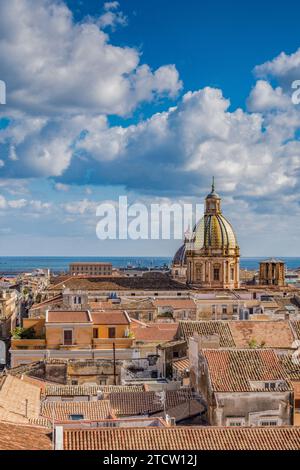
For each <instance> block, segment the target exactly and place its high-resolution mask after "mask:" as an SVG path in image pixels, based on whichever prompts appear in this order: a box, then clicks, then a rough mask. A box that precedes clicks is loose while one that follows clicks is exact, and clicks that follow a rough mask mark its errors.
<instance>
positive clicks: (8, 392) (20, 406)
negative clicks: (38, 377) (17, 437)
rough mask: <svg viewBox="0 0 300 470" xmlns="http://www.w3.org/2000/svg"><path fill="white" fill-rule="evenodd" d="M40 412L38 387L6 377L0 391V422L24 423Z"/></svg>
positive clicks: (15, 378) (12, 377)
mask: <svg viewBox="0 0 300 470" xmlns="http://www.w3.org/2000/svg"><path fill="white" fill-rule="evenodd" d="M39 411H40V387H39V386H37V385H33V384H31V383H27V382H25V381H24V380H21V379H19V378H18V377H14V376H12V375H8V376H7V377H6V378H5V381H4V382H3V384H2V387H1V390H0V420H2V421H9V422H13V423H26V422H28V419H29V418H37V417H38V416H39Z"/></svg>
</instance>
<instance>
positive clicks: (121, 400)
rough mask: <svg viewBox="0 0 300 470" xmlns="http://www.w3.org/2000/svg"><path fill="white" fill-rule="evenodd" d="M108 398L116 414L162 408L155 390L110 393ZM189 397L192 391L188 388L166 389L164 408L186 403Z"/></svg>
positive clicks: (149, 411)
mask: <svg viewBox="0 0 300 470" xmlns="http://www.w3.org/2000/svg"><path fill="white" fill-rule="evenodd" d="M108 398H109V400H110V403H111V406H112V408H113V410H114V412H115V414H116V415H117V416H132V415H139V414H151V413H155V412H158V411H161V410H163V404H162V401H161V400H160V397H159V396H158V395H157V394H156V393H155V392H140V393H139V392H137V393H111V394H109V395H108ZM191 398H192V392H191V390H189V389H187V390H175V391H167V392H166V408H167V409H168V408H173V407H175V406H178V405H180V404H182V403H186V402H187V401H188V400H190V399H191Z"/></svg>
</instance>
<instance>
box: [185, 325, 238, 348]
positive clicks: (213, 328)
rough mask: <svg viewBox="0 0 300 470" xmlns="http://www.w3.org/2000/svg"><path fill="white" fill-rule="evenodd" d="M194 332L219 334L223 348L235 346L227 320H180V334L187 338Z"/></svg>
mask: <svg viewBox="0 0 300 470" xmlns="http://www.w3.org/2000/svg"><path fill="white" fill-rule="evenodd" d="M194 333H198V334H199V335H203V336H211V335H215V334H217V335H219V337H220V346H221V347H222V348H234V347H235V343H234V339H233V337H232V333H231V331H230V328H229V325H228V323H227V322H223V321H180V322H179V329H178V335H179V336H180V337H183V338H184V339H185V340H187V339H188V338H190V337H192V336H193V335H194Z"/></svg>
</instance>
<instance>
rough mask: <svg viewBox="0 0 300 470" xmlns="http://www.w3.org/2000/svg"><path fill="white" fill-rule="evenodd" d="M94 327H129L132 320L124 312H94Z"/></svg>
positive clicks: (92, 314)
mask: <svg viewBox="0 0 300 470" xmlns="http://www.w3.org/2000/svg"><path fill="white" fill-rule="evenodd" d="M91 316H92V320H93V323H94V325H129V323H130V319H129V317H128V315H127V314H126V313H125V312H124V310H116V311H111V310H110V311H107V312H105V311H103V312H100V311H99V312H96V311H94V312H92V313H91Z"/></svg>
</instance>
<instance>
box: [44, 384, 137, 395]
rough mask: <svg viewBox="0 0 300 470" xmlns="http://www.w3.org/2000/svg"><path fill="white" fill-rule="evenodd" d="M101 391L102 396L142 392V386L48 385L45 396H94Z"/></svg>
mask: <svg viewBox="0 0 300 470" xmlns="http://www.w3.org/2000/svg"><path fill="white" fill-rule="evenodd" d="M99 390H101V391H102V392H103V393H104V394H107V393H114V392H115V393H116V392H128V393H135V392H143V391H144V385H48V386H46V389H45V393H44V394H45V396H69V397H71V396H96V395H97V392H98V391H99Z"/></svg>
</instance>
